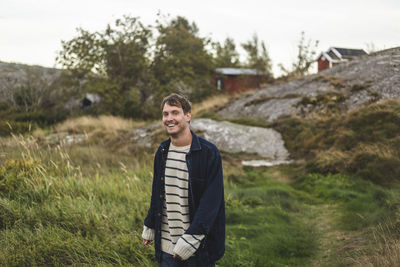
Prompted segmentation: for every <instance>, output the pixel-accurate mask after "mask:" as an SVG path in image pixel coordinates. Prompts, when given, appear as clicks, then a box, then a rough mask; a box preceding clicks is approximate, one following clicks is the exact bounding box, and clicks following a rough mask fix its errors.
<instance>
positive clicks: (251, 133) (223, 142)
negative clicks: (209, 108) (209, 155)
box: [191, 119, 289, 161]
mask: <svg viewBox="0 0 400 267" xmlns="http://www.w3.org/2000/svg"><path fill="white" fill-rule="evenodd" d="M191 127H192V128H193V129H194V130H195V131H198V132H202V133H203V135H204V137H205V138H206V139H207V140H209V141H211V142H212V143H214V144H215V145H216V146H217V147H218V148H219V149H221V150H223V151H227V152H246V153H256V154H258V155H260V156H262V157H264V158H268V159H270V160H274V161H278V160H286V159H287V158H288V156H289V153H288V151H287V150H286V148H285V145H284V142H283V140H282V136H281V134H280V133H278V132H277V131H275V130H273V129H266V128H261V127H251V126H244V125H240V124H235V123H231V122H227V121H222V122H221V121H214V120H211V119H195V120H193V121H192V123H191Z"/></svg>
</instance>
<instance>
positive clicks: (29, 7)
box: [0, 0, 400, 74]
mask: <svg viewBox="0 0 400 267" xmlns="http://www.w3.org/2000/svg"><path fill="white" fill-rule="evenodd" d="M158 11H161V12H162V13H163V14H171V15H172V16H176V15H181V16H184V17H186V18H187V19H189V21H194V22H196V24H197V26H198V27H199V29H200V33H201V35H202V36H209V37H211V38H212V39H213V40H214V41H221V42H222V41H223V40H224V39H225V38H226V37H231V38H233V39H234V40H235V42H236V45H237V47H240V45H239V44H240V43H242V42H245V41H247V40H248V39H250V38H251V36H252V35H253V34H254V33H257V34H258V36H259V38H260V39H261V40H264V41H265V43H266V44H267V47H268V51H269V53H270V56H271V58H272V61H273V65H274V72H275V74H277V73H278V68H277V64H278V63H283V64H284V65H289V64H290V63H291V62H292V60H294V58H295V56H296V45H297V43H298V40H299V38H300V32H301V31H305V33H306V38H311V39H313V40H319V41H320V43H319V50H326V49H328V48H329V47H331V46H338V47H348V48H364V49H366V48H367V44H371V43H373V44H374V45H375V47H376V48H378V49H384V48H390V47H394V46H400V1H399V0H336V1H323V0H301V1H300V0H298V1H296V0H278V1H267V0H265V1H261V0H247V1H235V0H230V1H227V0H213V1H211V0H203V1H183V0H179V1H178V0H168V1H166V0H140V1H139V0H0V61H5V62H19V63H26V64H38V65H42V66H47V67H53V66H55V57H56V52H57V51H58V50H60V49H61V40H70V39H72V38H73V37H75V36H76V30H75V29H76V28H77V27H82V28H84V29H87V30H89V31H96V30H99V31H102V30H104V29H105V27H106V25H107V24H108V23H113V22H114V21H115V19H117V18H121V17H122V15H132V16H138V17H140V19H141V21H142V22H143V23H144V24H153V23H154V21H155V19H156V14H157V12H158ZM238 50H239V52H242V51H240V49H238Z"/></svg>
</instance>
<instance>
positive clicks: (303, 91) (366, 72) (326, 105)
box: [219, 47, 400, 121]
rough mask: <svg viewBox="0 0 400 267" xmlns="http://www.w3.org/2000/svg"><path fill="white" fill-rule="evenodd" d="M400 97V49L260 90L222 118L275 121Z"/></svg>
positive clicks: (326, 112)
mask: <svg viewBox="0 0 400 267" xmlns="http://www.w3.org/2000/svg"><path fill="white" fill-rule="evenodd" d="M399 97H400V47H397V48H392V49H388V50H385V51H380V52H377V53H374V54H372V55H369V56H364V57H361V58H359V59H357V60H354V61H350V62H347V63H344V64H340V65H338V66H335V67H334V68H332V69H328V70H325V71H323V72H320V73H318V74H314V75H310V76H307V77H304V78H302V79H298V80H294V81H291V82H288V83H281V84H277V85H273V86H270V87H267V88H265V89H261V90H259V91H257V92H255V93H254V94H253V95H250V96H248V97H246V98H243V99H239V100H237V101H235V102H233V103H232V104H231V105H229V106H228V107H226V108H224V109H222V110H220V111H219V115H220V116H222V117H223V118H237V117H253V118H261V119H263V120H266V121H274V120H276V119H278V118H279V117H282V116H288V115H298V116H303V117H312V116H315V115H317V116H319V115H321V114H322V115H323V114H331V113H342V112H348V111H351V110H354V109H356V108H358V107H360V106H362V105H365V104H368V103H373V102H378V101H380V100H384V99H392V98H399Z"/></svg>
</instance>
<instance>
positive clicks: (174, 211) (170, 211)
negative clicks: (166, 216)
mask: <svg viewBox="0 0 400 267" xmlns="http://www.w3.org/2000/svg"><path fill="white" fill-rule="evenodd" d="M167 212H168V213H180V214H181V215H183V216H187V215H189V213H182V212H181V211H179V210H169V211H167Z"/></svg>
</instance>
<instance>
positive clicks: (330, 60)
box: [317, 47, 368, 72]
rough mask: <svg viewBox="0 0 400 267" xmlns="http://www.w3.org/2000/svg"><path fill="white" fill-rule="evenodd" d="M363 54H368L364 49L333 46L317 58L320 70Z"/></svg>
mask: <svg viewBox="0 0 400 267" xmlns="http://www.w3.org/2000/svg"><path fill="white" fill-rule="evenodd" d="M363 55H368V54H367V52H365V51H364V50H363V49H350V48H339V47H331V48H329V50H328V51H326V52H322V53H321V54H320V55H319V57H318V59H317V61H318V72H320V71H323V70H325V69H329V68H332V67H333V66H335V65H336V64H339V63H342V62H347V61H349V60H352V59H354V58H356V57H359V56H363Z"/></svg>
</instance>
